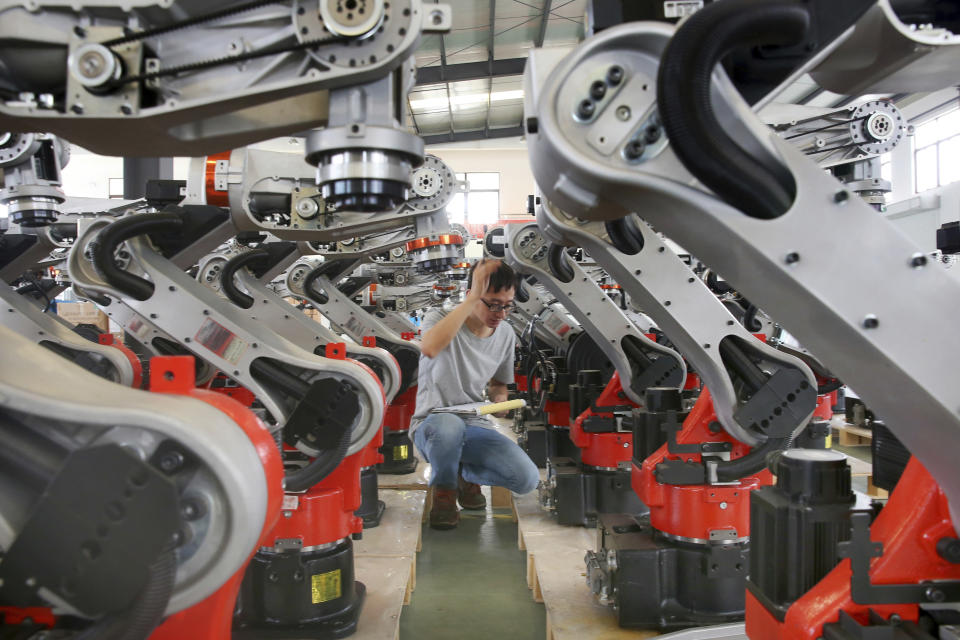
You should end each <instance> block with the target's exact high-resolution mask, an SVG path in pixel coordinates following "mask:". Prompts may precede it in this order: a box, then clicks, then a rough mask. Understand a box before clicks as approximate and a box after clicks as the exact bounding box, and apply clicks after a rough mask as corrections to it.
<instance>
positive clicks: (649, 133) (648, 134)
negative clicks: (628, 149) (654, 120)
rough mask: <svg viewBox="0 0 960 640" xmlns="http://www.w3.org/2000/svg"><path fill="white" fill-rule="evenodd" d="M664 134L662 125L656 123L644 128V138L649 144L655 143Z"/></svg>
mask: <svg viewBox="0 0 960 640" xmlns="http://www.w3.org/2000/svg"><path fill="white" fill-rule="evenodd" d="M662 134H663V131H662V130H661V129H660V127H658V126H655V125H650V126H648V127H647V128H646V130H644V132H643V138H644V140H646V141H647V144H653V143H655V142H656V141H658V140H659V139H660V136H661V135H662Z"/></svg>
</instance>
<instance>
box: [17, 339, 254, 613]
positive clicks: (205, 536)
mask: <svg viewBox="0 0 960 640" xmlns="http://www.w3.org/2000/svg"><path fill="white" fill-rule="evenodd" d="M0 343H2V344H3V350H4V351H3V354H4V357H3V358H0V412H5V411H18V412H22V413H24V414H26V415H28V416H35V418H34V419H32V420H30V421H29V422H30V423H33V424H37V425H42V428H48V429H56V427H55V426H53V425H54V424H55V423H56V422H62V423H64V424H65V425H71V428H70V429H63V430H59V429H58V430H57V435H58V436H59V437H60V438H61V440H60V442H61V443H62V444H65V445H66V446H68V447H69V448H79V447H81V446H92V445H94V444H100V443H103V444H106V443H116V444H120V445H122V446H124V447H129V449H130V450H131V451H134V452H136V454H137V455H138V456H141V457H142V458H143V459H148V458H149V457H150V456H151V455H152V454H153V452H154V451H156V448H157V446H158V445H159V444H160V443H161V442H162V441H164V440H167V439H172V440H174V441H176V442H177V443H179V444H180V445H181V446H183V447H184V448H185V449H186V450H188V451H190V452H191V453H192V454H193V458H194V460H196V461H197V463H198V468H197V471H196V473H194V474H193V475H191V477H190V479H189V484H188V485H187V487H185V489H184V492H185V493H189V494H192V495H196V496H198V497H200V498H201V499H203V500H204V501H205V502H206V503H207V506H208V508H207V512H206V515H205V516H203V517H201V518H200V519H198V520H196V521H194V522H193V523H190V524H188V525H187V526H189V527H190V529H191V531H190V533H191V547H192V548H194V551H193V552H192V553H191V554H189V555H186V554H185V555H184V556H179V562H178V566H177V572H176V582H175V585H174V591H173V595H172V597H171V599H170V603H169V604H168V606H167V609H166V614H167V615H169V614H172V613H175V612H177V611H181V610H183V609H186V608H187V607H190V606H192V605H194V604H196V603H198V602H200V601H201V600H203V599H205V598H206V597H208V596H209V595H211V594H212V593H213V592H214V591H216V590H217V589H219V588H220V586H221V585H223V583H224V582H225V581H226V580H227V579H228V578H229V577H230V576H232V575H233V574H234V573H236V572H237V570H239V569H240V567H241V566H243V564H244V563H246V561H247V560H248V559H249V557H250V553H251V552H252V551H253V549H254V547H255V545H256V543H257V539H258V538H259V536H260V532H261V530H262V529H263V525H264V522H265V520H266V516H267V490H268V487H267V480H266V476H265V474H264V471H263V464H262V462H261V461H260V457H259V455H258V453H257V450H256V449H255V448H254V446H253V445H252V444H251V442H250V440H249V439H248V438H247V437H246V435H245V434H244V432H243V430H241V429H239V428H237V424H236V423H235V422H234V421H233V420H231V419H230V418H229V417H227V415H226V414H225V413H223V412H222V411H219V410H217V409H215V408H214V407H212V406H210V405H208V404H206V403H205V402H202V401H200V400H197V399H195V398H190V397H186V396H180V395H173V394H166V393H147V392H145V391H139V390H135V389H129V388H126V387H121V386H119V385H117V384H114V383H112V382H108V381H106V380H103V379H101V378H98V377H97V376H95V375H93V374H91V373H89V372H87V371H84V370H83V369H81V368H80V367H78V366H77V365H75V364H73V363H71V362H64V360H63V358H61V357H60V356H58V355H56V354H54V353H51V352H50V351H48V350H46V349H44V348H43V347H40V346H38V345H36V344H33V343H32V342H31V341H30V340H28V339H27V338H24V337H22V336H20V335H19V334H17V333H16V332H13V331H11V330H9V329H7V328H5V327H0ZM51 380H56V381H57V382H58V384H56V385H52V384H50V381H51ZM104 398H109V399H110V402H109V403H104ZM74 425H76V428H73V426H74ZM14 484H15V483H4V484H3V486H2V487H0V492H4V493H5V496H4V499H3V504H4V506H5V508H4V510H3V512H2V513H0V547H3V548H5V549H9V548H10V542H11V540H12V539H13V537H14V536H15V535H16V533H17V530H18V528H19V527H21V526H22V524H23V522H24V520H23V516H24V515H25V514H18V513H17V512H16V510H15V509H13V508H7V507H8V506H10V505H12V504H16V503H15V493H14V492H15V491H16V488H15V486H13V485H14ZM8 492H9V493H8ZM184 558H186V559H184Z"/></svg>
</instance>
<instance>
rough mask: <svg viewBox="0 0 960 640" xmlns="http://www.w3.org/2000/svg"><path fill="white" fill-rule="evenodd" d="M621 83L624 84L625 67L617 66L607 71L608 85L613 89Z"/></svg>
mask: <svg viewBox="0 0 960 640" xmlns="http://www.w3.org/2000/svg"><path fill="white" fill-rule="evenodd" d="M621 82H623V67H621V66H620V65H618V64H615V65H613V66H612V67H610V68H609V69H607V84H609V85H610V86H611V87H615V86H617V85H618V84H620V83H621Z"/></svg>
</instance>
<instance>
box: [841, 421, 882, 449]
mask: <svg viewBox="0 0 960 640" xmlns="http://www.w3.org/2000/svg"><path fill="white" fill-rule="evenodd" d="M836 430H837V440H836V443H837V444H838V445H840V446H841V447H863V446H869V445H870V442H871V441H872V440H873V432H872V431H871V430H870V429H864V428H863V427H854V426H842V427H836Z"/></svg>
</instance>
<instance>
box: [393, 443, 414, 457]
mask: <svg viewBox="0 0 960 640" xmlns="http://www.w3.org/2000/svg"><path fill="white" fill-rule="evenodd" d="M409 457H410V447H409V445H405V444H401V445H400V446H397V447H394V448H393V459H394V460H406V459H407V458H409Z"/></svg>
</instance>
